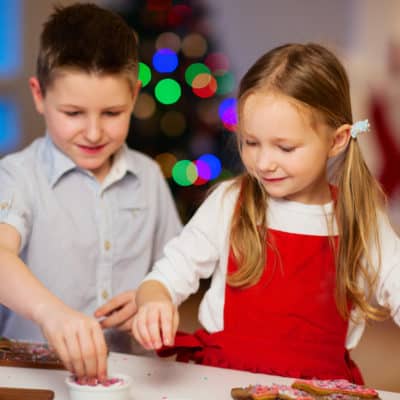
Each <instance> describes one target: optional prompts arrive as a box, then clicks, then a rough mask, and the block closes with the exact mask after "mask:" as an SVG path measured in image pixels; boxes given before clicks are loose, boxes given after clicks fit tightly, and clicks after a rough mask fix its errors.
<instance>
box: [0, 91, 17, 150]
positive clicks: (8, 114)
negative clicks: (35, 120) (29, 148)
mask: <svg viewBox="0 0 400 400" xmlns="http://www.w3.org/2000/svg"><path fill="white" fill-rule="evenodd" d="M20 120H21V117H20V115H19V107H18V106H17V104H16V103H15V102H14V101H13V100H12V99H10V98H5V97H3V98H0V127H1V129H0V154H1V155H4V154H6V153H10V152H12V151H15V150H17V147H18V146H19V144H20V141H21V126H20V122H19V121H20Z"/></svg>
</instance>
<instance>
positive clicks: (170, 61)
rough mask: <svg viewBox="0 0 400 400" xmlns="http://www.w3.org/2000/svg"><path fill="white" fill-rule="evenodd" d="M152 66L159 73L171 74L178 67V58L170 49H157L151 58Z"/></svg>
mask: <svg viewBox="0 0 400 400" xmlns="http://www.w3.org/2000/svg"><path fill="white" fill-rule="evenodd" d="M153 66H154V69H156V70H157V71H158V72H161V73H169V72H173V71H175V70H176V67H177V66H178V56H177V55H176V53H175V52H174V51H172V50H171V49H159V50H158V51H157V52H156V53H155V54H154V56H153Z"/></svg>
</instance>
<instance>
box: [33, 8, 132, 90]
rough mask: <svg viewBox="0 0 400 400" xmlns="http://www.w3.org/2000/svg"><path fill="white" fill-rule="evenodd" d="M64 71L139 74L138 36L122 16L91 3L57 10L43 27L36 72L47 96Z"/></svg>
mask: <svg viewBox="0 0 400 400" xmlns="http://www.w3.org/2000/svg"><path fill="white" fill-rule="evenodd" d="M61 68H75V69H79V70H83V71H85V72H87V73H99V74H126V76H127V78H128V79H129V81H130V82H132V83H134V82H135V81H136V78H137V73H138V54H137V37H136V34H135V32H134V31H133V29H132V28H130V27H129V26H128V25H127V23H126V22H125V21H124V20H123V18H122V17H120V16H119V15H117V14H115V13H113V12H111V11H109V10H105V9H103V8H101V7H98V6H97V5H95V4H90V3H76V4H73V5H70V6H67V7H59V6H57V7H55V10H54V13H53V14H51V15H50V17H49V19H48V20H47V21H46V22H45V24H44V25H43V31H42V33H41V36H40V48H39V54H38V59H37V66H36V73H37V77H38V80H39V83H40V88H41V90H42V93H43V95H44V94H45V93H46V89H48V88H49V86H51V84H52V82H53V79H54V77H55V74H56V72H57V70H58V69H61Z"/></svg>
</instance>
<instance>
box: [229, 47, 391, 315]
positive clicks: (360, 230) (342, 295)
mask: <svg viewBox="0 0 400 400" xmlns="http://www.w3.org/2000/svg"><path fill="white" fill-rule="evenodd" d="M268 91H273V92H276V93H278V94H283V95H285V96H288V97H290V98H292V99H294V100H296V101H297V102H299V103H300V104H301V105H302V106H304V107H305V108H306V109H308V110H311V112H312V115H313V116H315V117H317V118H322V120H323V121H324V122H325V123H326V124H328V126H330V127H332V128H334V129H337V128H339V127H340V126H341V125H343V124H352V123H353V118H352V111H351V102H350V90H349V81H348V77H347V74H346V72H345V70H344V68H343V66H342V64H341V63H340V62H339V60H338V59H337V58H336V56H335V55H334V54H332V53H331V52H330V51H329V50H327V49H326V48H324V47H322V46H320V45H317V44H313V43H310V44H306V45H301V44H287V45H284V46H280V47H277V48H275V49H274V50H272V51H270V52H268V53H266V54H265V55H263V56H262V57H261V58H259V59H258V60H257V61H256V63H255V64H254V65H253V66H252V67H251V68H250V69H249V71H248V72H247V73H246V74H245V76H244V77H243V79H242V80H241V83H240V86H239V93H238V116H239V134H238V145H239V149H240V147H241V138H240V123H241V120H242V111H243V105H244V103H245V101H246V99H247V98H248V96H249V95H251V94H252V93H255V92H268ZM331 183H332V184H333V185H335V186H337V189H338V190H337V191H338V195H337V199H336V201H335V217H336V222H337V225H338V234H339V238H340V239H339V244H338V247H337V252H336V251H335V249H334V246H333V245H332V251H335V254H336V256H335V259H336V303H337V306H338V310H339V311H340V313H341V314H342V315H343V316H344V317H348V316H349V304H352V305H353V306H355V307H357V308H358V309H359V310H360V311H361V313H362V315H364V316H366V317H370V318H373V319H380V318H383V317H385V316H387V310H385V309H382V308H380V307H378V306H376V305H374V304H373V298H372V296H373V294H374V292H375V290H374V289H375V288H376V282H377V274H378V271H379V268H380V265H372V262H373V261H372V254H371V251H370V248H371V246H376V248H377V249H378V259H380V244H379V234H378V232H379V226H378V213H379V212H380V211H381V210H383V208H384V205H385V197H384V194H383V192H382V190H381V188H380V186H379V184H378V183H377V181H376V180H375V179H374V177H373V176H372V174H371V173H370V171H369V169H368V167H367V165H366V163H365V161H364V159H363V157H362V154H361V151H360V147H359V145H358V142H357V140H350V143H349V145H348V146H347V148H346V150H345V152H344V153H343V154H342V155H341V156H339V157H337V159H336V160H335V164H334V166H333V173H332V177H331ZM236 185H237V186H238V187H239V196H238V200H237V203H236V207H235V211H234V215H233V219H232V225H231V233H230V244H231V248H232V251H233V255H234V256H235V258H236V260H237V263H238V266H239V268H238V270H237V271H236V272H235V273H233V274H230V275H229V276H228V284H229V285H231V286H233V287H245V286H249V285H252V284H255V283H256V282H257V281H258V280H259V279H260V277H261V275H262V273H263V271H264V266H265V261H266V259H265V258H266V251H265V244H266V243H267V245H268V246H273V242H272V241H271V239H270V238H268V234H267V225H268V224H267V207H266V204H267V203H268V196H267V193H266V192H265V190H264V188H263V186H262V185H260V183H259V182H258V180H257V178H256V177H254V176H252V174H250V173H249V172H245V173H244V174H243V175H241V176H240V177H238V179H237V180H236ZM332 243H333V240H332Z"/></svg>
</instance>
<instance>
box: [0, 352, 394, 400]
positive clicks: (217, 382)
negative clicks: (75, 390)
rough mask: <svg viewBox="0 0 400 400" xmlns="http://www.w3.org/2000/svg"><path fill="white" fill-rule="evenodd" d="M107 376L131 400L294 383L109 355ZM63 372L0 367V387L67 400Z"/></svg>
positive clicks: (224, 398) (212, 396)
mask: <svg viewBox="0 0 400 400" xmlns="http://www.w3.org/2000/svg"><path fill="white" fill-rule="evenodd" d="M109 373H110V374H111V375H112V374H113V373H122V374H126V375H130V376H131V377H132V380H133V385H132V391H131V400H232V399H231V396H230V389H231V388H232V387H234V386H247V385H249V384H256V383H260V384H264V385H268V384H271V383H284V384H291V383H292V382H293V379H289V378H282V377H277V376H270V375H263V374H253V373H250V372H242V371H234V370H229V369H222V368H213V367H205V366H201V365H194V364H184V363H178V362H174V361H171V360H162V359H159V358H150V357H139V356H132V355H126V354H119V353H111V354H110V357H109ZM67 376H68V372H66V371H57V370H42V369H31V368H15V367H0V386H3V387H4V386H7V387H21V388H37V389H50V390H53V391H54V392H55V400H68V391H67V387H66V385H65V383H64V379H65V378H66V377H67ZM380 396H381V398H382V400H400V393H392V392H383V391H380Z"/></svg>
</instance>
